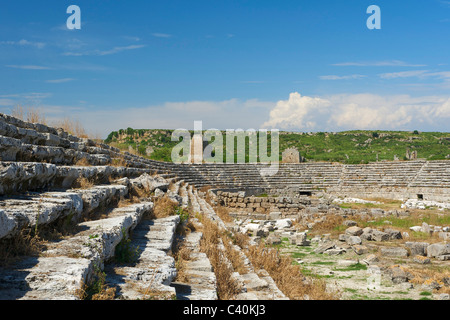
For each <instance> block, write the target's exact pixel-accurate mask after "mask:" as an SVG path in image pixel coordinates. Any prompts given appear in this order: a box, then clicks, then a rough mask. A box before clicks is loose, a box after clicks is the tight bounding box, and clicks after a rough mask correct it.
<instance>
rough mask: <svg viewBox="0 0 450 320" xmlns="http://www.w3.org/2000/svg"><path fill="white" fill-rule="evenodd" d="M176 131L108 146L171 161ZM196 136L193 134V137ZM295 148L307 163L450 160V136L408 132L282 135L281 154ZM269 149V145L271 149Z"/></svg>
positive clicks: (131, 133) (114, 140)
mask: <svg viewBox="0 0 450 320" xmlns="http://www.w3.org/2000/svg"><path fill="white" fill-rule="evenodd" d="M172 132H173V130H163V129H132V128H127V129H120V130H119V131H113V132H111V133H110V134H109V135H108V137H107V139H106V140H105V143H107V144H110V145H112V146H115V147H118V148H120V149H122V150H127V151H130V152H132V153H138V154H139V155H142V156H145V157H148V158H149V159H153V160H160V161H170V155H171V150H172V148H173V147H174V146H175V145H177V144H178V142H176V141H175V142H172V141H171V135H172ZM192 134H193V133H192V132H191V135H192ZM291 147H295V148H297V150H299V152H300V155H301V156H302V157H304V158H305V159H306V161H329V162H341V163H349V164H353V163H367V162H373V161H377V155H378V161H382V160H394V158H398V159H399V160H408V159H407V158H406V151H407V149H409V150H410V151H411V152H412V151H417V157H418V158H420V159H427V160H443V159H449V158H450V133H442V132H418V131H414V132H407V131H344V132H317V133H301V132H280V160H281V153H282V152H283V151H284V150H285V149H287V148H291ZM269 150H270V146H269Z"/></svg>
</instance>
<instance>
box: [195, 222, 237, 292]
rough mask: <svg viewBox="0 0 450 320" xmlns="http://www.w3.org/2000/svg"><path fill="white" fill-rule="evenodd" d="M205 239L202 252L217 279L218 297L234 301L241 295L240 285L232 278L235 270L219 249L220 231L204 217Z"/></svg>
mask: <svg viewBox="0 0 450 320" xmlns="http://www.w3.org/2000/svg"><path fill="white" fill-rule="evenodd" d="M202 224H203V238H202V240H201V242H200V250H201V251H202V252H204V253H206V255H207V256H208V258H209V260H210V262H211V265H212V266H213V268H214V273H215V275H216V279H217V296H218V298H219V300H232V299H234V298H235V297H236V296H237V295H238V294H239V285H238V284H237V282H236V280H234V279H233V278H232V273H233V269H232V267H231V266H230V265H229V263H228V261H227V259H226V256H225V253H224V252H223V251H222V250H221V249H220V248H219V244H220V231H219V228H218V227H217V225H216V224H215V223H214V222H212V221H211V220H209V219H207V218H206V217H203V220H202Z"/></svg>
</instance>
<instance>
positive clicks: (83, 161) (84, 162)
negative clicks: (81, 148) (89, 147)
mask: <svg viewBox="0 0 450 320" xmlns="http://www.w3.org/2000/svg"><path fill="white" fill-rule="evenodd" d="M75 166H80V167H89V166H91V164H90V163H89V161H88V159H86V158H81V159H79V160H78V161H77V162H75Z"/></svg>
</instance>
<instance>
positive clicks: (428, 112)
mask: <svg viewBox="0 0 450 320" xmlns="http://www.w3.org/2000/svg"><path fill="white" fill-rule="evenodd" d="M448 121H450V99H449V97H443V96H424V97H411V96H409V95H393V96H380V95H375V94H341V95H333V96H328V97H305V96H301V95H300V94H299V93H297V92H296V93H291V94H290V96H289V99H288V100H282V101H279V102H278V103H277V104H276V106H275V107H274V108H273V109H272V110H271V112H270V118H269V120H268V121H266V122H265V123H264V124H263V126H268V127H273V128H278V129H281V130H294V131H295V130H301V131H339V130H354V129H361V130H362V129H366V130H388V129H391V130H413V129H414V128H421V129H423V130H427V128H428V130H430V129H431V128H433V129H438V128H442V129H443V130H444V129H445V128H447V130H448V125H447V123H448Z"/></svg>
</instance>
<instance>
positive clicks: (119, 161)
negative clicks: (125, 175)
mask: <svg viewBox="0 0 450 320" xmlns="http://www.w3.org/2000/svg"><path fill="white" fill-rule="evenodd" d="M110 165H111V166H113V167H128V163H127V161H126V160H125V158H124V157H123V156H121V157H119V158H112V159H111V163H110Z"/></svg>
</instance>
